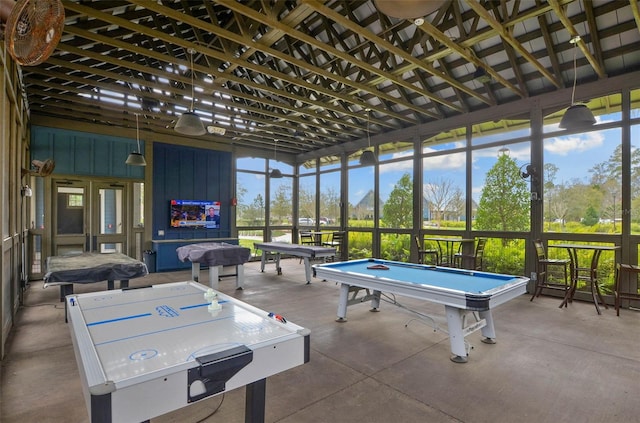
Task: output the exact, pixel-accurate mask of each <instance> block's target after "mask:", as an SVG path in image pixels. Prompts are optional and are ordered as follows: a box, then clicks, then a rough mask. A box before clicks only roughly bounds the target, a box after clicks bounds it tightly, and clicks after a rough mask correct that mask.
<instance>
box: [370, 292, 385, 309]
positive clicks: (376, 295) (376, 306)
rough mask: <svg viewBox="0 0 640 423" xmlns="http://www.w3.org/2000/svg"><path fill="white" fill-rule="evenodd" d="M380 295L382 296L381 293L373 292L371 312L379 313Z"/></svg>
mask: <svg viewBox="0 0 640 423" xmlns="http://www.w3.org/2000/svg"><path fill="white" fill-rule="evenodd" d="M381 295H382V292H380V291H373V298H371V311H379V309H380V296H381Z"/></svg>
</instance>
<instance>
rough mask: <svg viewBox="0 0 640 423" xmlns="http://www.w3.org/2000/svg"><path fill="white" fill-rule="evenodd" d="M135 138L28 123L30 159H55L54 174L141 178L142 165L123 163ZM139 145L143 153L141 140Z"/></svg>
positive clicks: (142, 172)
mask: <svg viewBox="0 0 640 423" xmlns="http://www.w3.org/2000/svg"><path fill="white" fill-rule="evenodd" d="M137 148H138V146H137V142H136V140H135V139H130V138H123V137H115V136H109V135H98V134H91V133H88V132H81V131H72V130H68V129H57V128H49V127H45V126H37V125H34V126H32V127H31V159H32V160H33V159H38V160H45V159H48V158H51V159H53V160H54V161H55V162H56V168H55V170H54V174H69V175H86V176H107V177H117V178H122V179H126V178H136V179H142V178H144V168H143V167H138V166H129V165H126V164H125V161H126V160H127V157H128V156H129V153H131V152H132V151H137ZM140 148H141V149H142V154H144V143H141V145H140Z"/></svg>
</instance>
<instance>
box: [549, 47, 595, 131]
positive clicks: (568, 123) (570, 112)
mask: <svg viewBox="0 0 640 423" xmlns="http://www.w3.org/2000/svg"><path fill="white" fill-rule="evenodd" d="M579 41H580V36H579V35H576V36H575V37H573V38H572V39H571V41H570V43H571V44H573V89H572V90H571V106H569V108H568V109H567V110H566V111H565V112H564V115H563V116H562V120H560V125H558V126H559V127H560V128H562V129H580V128H585V127H588V126H591V125H593V124H595V123H596V118H595V117H593V113H591V110H589V108H588V107H587V105H586V104H575V103H574V99H575V94H576V80H577V76H578V72H577V64H576V51H577V48H578V42H579Z"/></svg>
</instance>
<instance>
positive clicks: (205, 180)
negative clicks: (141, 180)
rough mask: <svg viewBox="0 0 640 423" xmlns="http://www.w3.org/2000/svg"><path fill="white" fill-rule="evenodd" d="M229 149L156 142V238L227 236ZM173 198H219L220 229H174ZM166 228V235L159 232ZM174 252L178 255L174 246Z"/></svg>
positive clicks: (154, 168) (154, 234)
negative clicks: (171, 214)
mask: <svg viewBox="0 0 640 423" xmlns="http://www.w3.org/2000/svg"><path fill="white" fill-rule="evenodd" d="M231 170H232V155H231V153H229V152H223V151H215V150H205V149H198V148H190V147H180V146H175V145H170V144H162V143H154V145H153V195H152V197H153V212H152V213H153V237H152V238H153V240H189V239H212V240H215V239H216V238H228V237H230V235H231V213H233V212H234V210H233V208H232V207H231V205H230V200H231V197H232V193H233V189H234V187H233V186H232V183H231V181H232V180H233V175H232V173H231ZM170 200H201V201H202V200H211V201H220V203H221V207H220V229H204V228H171V227H170V226H169V221H170V218H169V202H170ZM159 231H163V232H164V235H158V233H159ZM173 253H174V254H175V248H174V251H173Z"/></svg>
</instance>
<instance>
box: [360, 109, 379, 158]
mask: <svg viewBox="0 0 640 423" xmlns="http://www.w3.org/2000/svg"><path fill="white" fill-rule="evenodd" d="M365 110H366V112H367V143H368V146H369V147H368V148H371V134H370V133H369V124H370V122H371V120H370V119H369V112H371V109H365ZM377 162H378V159H376V155H375V154H374V153H373V151H371V150H365V151H363V152H362V154H361V155H360V164H361V165H364V166H373V165H375V164H376V163H377Z"/></svg>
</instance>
